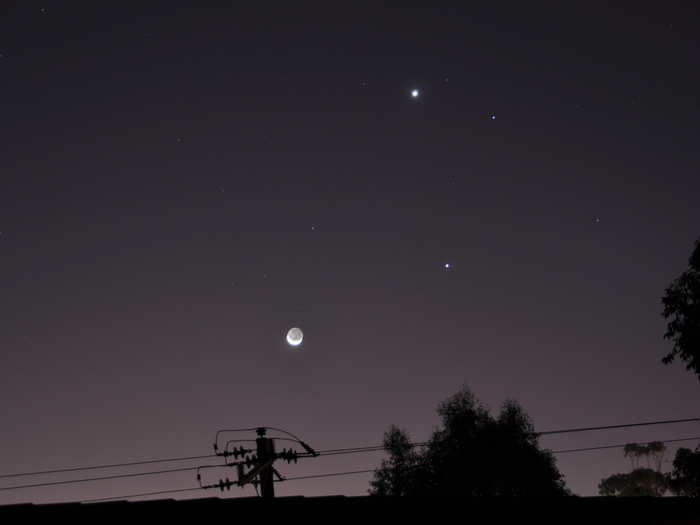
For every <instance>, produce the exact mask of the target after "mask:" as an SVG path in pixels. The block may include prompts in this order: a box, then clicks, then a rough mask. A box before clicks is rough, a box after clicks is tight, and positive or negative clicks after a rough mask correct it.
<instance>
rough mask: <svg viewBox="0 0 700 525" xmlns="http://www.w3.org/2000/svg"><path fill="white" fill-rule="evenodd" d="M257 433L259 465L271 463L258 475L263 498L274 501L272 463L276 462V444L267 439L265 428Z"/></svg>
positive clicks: (259, 429) (261, 428)
mask: <svg viewBox="0 0 700 525" xmlns="http://www.w3.org/2000/svg"><path fill="white" fill-rule="evenodd" d="M256 432H257V434H258V438H257V439H256V440H255V443H256V444H257V445H258V465H265V464H266V463H269V465H267V466H265V467H263V468H262V470H261V471H260V472H259V473H258V479H259V480H260V491H261V496H262V498H263V499H273V498H274V497H275V485H274V483H273V481H272V462H273V461H274V460H275V442H274V441H272V439H270V438H266V437H265V432H266V429H265V427H260V428H258V429H257V430H256Z"/></svg>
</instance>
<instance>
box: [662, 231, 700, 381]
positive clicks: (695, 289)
mask: <svg viewBox="0 0 700 525" xmlns="http://www.w3.org/2000/svg"><path fill="white" fill-rule="evenodd" d="M662 301H663V305H664V311H663V316H664V318H666V319H667V320H668V324H667V325H666V333H665V334H664V338H665V339H670V340H671V341H672V342H673V348H672V350H671V351H670V352H669V353H668V354H667V355H666V356H665V357H664V358H663V359H662V362H663V363H664V364H669V363H671V362H673V360H674V359H675V358H676V357H679V358H680V359H682V360H683V361H685V362H686V369H687V370H693V371H694V372H695V374H697V376H698V379H700V239H698V240H696V241H695V249H694V250H693V253H692V255H691V256H690V259H689V261H688V268H687V269H686V270H685V271H684V272H683V273H681V275H680V276H679V277H678V278H677V279H676V280H674V281H673V282H672V283H671V285H670V286H669V287H668V288H666V294H665V295H664V297H663V299H662Z"/></svg>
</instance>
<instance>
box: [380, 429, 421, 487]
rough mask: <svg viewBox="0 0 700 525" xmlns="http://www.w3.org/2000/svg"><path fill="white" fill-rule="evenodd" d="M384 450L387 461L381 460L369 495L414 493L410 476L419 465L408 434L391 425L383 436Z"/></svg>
mask: <svg viewBox="0 0 700 525" xmlns="http://www.w3.org/2000/svg"><path fill="white" fill-rule="evenodd" d="M383 444H384V449H385V450H386V451H387V452H388V453H389V459H383V460H382V463H381V466H380V468H379V469H378V470H377V471H375V479H374V480H372V481H371V485H372V489H371V490H370V493H372V494H375V495H378V496H407V495H409V494H411V493H412V492H414V490H413V487H412V486H411V482H412V480H413V476H412V474H413V473H414V472H415V469H416V468H417V467H418V465H419V458H418V454H417V453H416V451H415V450H414V447H413V445H412V444H411V440H410V439H409V437H408V434H407V433H406V432H404V431H403V430H401V429H400V428H398V427H396V426H394V425H391V427H389V430H387V431H386V432H385V434H384V442H383Z"/></svg>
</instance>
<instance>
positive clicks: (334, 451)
mask: <svg viewBox="0 0 700 525" xmlns="http://www.w3.org/2000/svg"><path fill="white" fill-rule="evenodd" d="M696 421H700V418H688V419H672V420H659V421H648V422H643V423H626V424H621V425H606V426H598V427H581V428H569V429H561V430H548V431H544V432H538V433H536V435H540V436H541V435H553V434H566V433H575V432H589V431H595V430H610V429H617V428H631V427H640V426H651V425H669V424H674V423H688V422H696ZM413 445H414V446H425V445H427V443H426V442H422V443H414V444H413ZM623 446H624V445H623ZM615 447H617V445H616V446H615ZM383 448H384V447H383V446H381V445H374V446H368V447H356V448H342V449H329V450H325V451H320V452H319V455H328V456H330V455H336V454H352V453H356V452H370V451H379V450H382V449H383ZM610 448H613V447H612V446H610ZM590 449H591V450H595V449H596V447H590ZM574 450H575V451H578V450H576V449H572V451H574ZM580 451H581V452H583V450H580ZM564 452H565V451H562V452H556V453H564ZM211 457H216V456H215V455H211V454H209V455H204V456H186V457H181V458H164V459H154V460H145V461H134V462H129V463H113V464H110V465H94V466H90V467H72V468H65V469H54V470H45V471H39V472H27V473H16V474H5V475H0V478H9V477H19V476H30V475H37V474H54V473H60V472H72V471H79V470H94V469H100V468H116V467H125V466H134V465H143V464H148V463H161V462H170V461H186V460H191V459H204V458H211ZM221 466H225V465H221ZM195 469H196V467H187V468H179V469H168V470H161V471H154V472H139V473H133V474H118V475H113V476H101V477H95V478H83V479H78V480H64V481H53V482H46V483H31V484H26V485H14V486H10V487H0V491H6V490H15V489H23V488H33V487H46V486H54V485H64V484H69V483H83V482H88V481H101V480H105V479H118V478H128V477H136V476H148V475H153V474H164V473H168V472H183V471H187V470H195Z"/></svg>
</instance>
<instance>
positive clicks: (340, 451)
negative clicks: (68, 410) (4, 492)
mask: <svg viewBox="0 0 700 525" xmlns="http://www.w3.org/2000/svg"><path fill="white" fill-rule="evenodd" d="M694 440H700V436H694V437H686V438H676V439H664V440H657V441H661V442H662V443H679V442H683V441H694ZM649 443H653V442H652V441H645V442H642V443H639V444H640V445H646V444H649ZM626 444H627V443H623V444H617V445H603V446H597V447H585V448H572V449H562V450H553V451H552V454H565V453H571V452H587V451H593V450H605V449H611V448H622V447H624V446H625V445H626ZM422 445H424V443H415V444H414V446H422ZM375 449H377V447H376V446H368V447H357V448H344V449H330V450H328V451H324V452H325V453H326V454H327V455H332V454H352V453H354V452H371V451H373V450H375ZM222 466H225V465H222ZM178 470H181V469H178ZM186 470H192V469H186ZM375 470H376V469H366V470H351V471H345V472H329V473H326V474H312V475H308V476H294V477H291V478H284V480H280V481H295V480H304V479H317V478H329V477H337V476H350V475H355V474H369V473H371V472H375ZM158 473H162V472H158ZM145 474H149V473H144V475H145ZM98 479H108V478H98ZM196 490H202V489H201V488H200V487H192V488H185V489H169V490H159V491H155V492H141V493H138V494H127V495H123V496H109V497H105V498H96V499H90V500H83V503H95V502H100V501H109V500H120V499H128V498H138V497H146V496H159V495H162V494H174V493H178V492H191V491H196Z"/></svg>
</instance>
